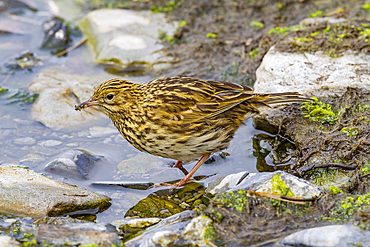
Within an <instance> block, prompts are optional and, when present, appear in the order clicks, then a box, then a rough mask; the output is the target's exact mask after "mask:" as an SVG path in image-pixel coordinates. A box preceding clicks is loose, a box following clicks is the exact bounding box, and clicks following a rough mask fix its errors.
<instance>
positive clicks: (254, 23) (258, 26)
mask: <svg viewBox="0 0 370 247" xmlns="http://www.w3.org/2000/svg"><path fill="white" fill-rule="evenodd" d="M249 25H251V26H252V27H253V28H255V29H262V28H264V27H265V24H263V23H262V22H259V21H251V22H250V23H249Z"/></svg>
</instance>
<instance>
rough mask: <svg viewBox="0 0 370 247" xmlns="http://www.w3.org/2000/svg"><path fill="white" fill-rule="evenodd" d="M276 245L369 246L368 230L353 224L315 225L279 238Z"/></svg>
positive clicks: (278, 246) (316, 246)
mask: <svg viewBox="0 0 370 247" xmlns="http://www.w3.org/2000/svg"><path fill="white" fill-rule="evenodd" d="M276 246H277V247H284V246H286V247H288V246H311V247H334V246H335V247H347V246H370V231H365V230H361V229H359V228H358V227H355V226H353V225H331V226H322V227H315V228H310V229H305V230H302V231H299V232H296V233H293V234H291V235H289V236H287V237H285V238H283V239H282V240H280V241H279V242H278V243H277V244H276Z"/></svg>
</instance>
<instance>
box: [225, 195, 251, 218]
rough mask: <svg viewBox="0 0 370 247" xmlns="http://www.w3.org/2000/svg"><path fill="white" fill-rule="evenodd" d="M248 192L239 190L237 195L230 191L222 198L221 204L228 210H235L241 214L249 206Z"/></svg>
mask: <svg viewBox="0 0 370 247" xmlns="http://www.w3.org/2000/svg"><path fill="white" fill-rule="evenodd" d="M246 196H247V192H246V191H245V190H239V191H238V193H237V194H235V193H234V192H233V191H230V192H228V193H226V194H224V195H222V196H221V202H222V203H223V204H224V205H225V206H226V207H228V208H233V209H235V210H236V211H238V212H239V213H241V212H243V210H244V209H245V206H246V205H247V202H248V199H247V197H246Z"/></svg>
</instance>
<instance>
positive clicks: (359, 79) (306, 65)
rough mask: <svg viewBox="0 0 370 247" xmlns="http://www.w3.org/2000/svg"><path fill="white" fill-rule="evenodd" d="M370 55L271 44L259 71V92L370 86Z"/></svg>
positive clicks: (333, 89)
mask: <svg viewBox="0 0 370 247" xmlns="http://www.w3.org/2000/svg"><path fill="white" fill-rule="evenodd" d="M369 66H370V56H366V55H364V54H358V55H356V54H354V53H352V52H347V54H344V55H343V56H340V57H338V58H332V57H329V56H328V55H325V54H322V53H320V52H317V53H316V54H309V53H304V54H301V53H284V52H279V51H277V50H276V49H275V48H274V47H271V48H270V50H269V51H268V52H267V54H266V55H265V56H264V58H263V61H262V63H261V65H260V67H259V68H258V69H257V71H256V77H257V80H256V82H255V84H254V89H255V91H256V92H263V93H266V92H286V91H293V92H300V93H303V94H305V93H307V92H311V91H313V90H315V95H316V96H320V94H323V93H325V92H324V91H323V90H322V89H330V93H331V94H335V93H341V94H342V93H343V92H344V90H343V89H345V88H346V87H348V86H352V87H353V86H356V87H360V88H366V89H370V75H369V73H368V72H367V71H368V68H369Z"/></svg>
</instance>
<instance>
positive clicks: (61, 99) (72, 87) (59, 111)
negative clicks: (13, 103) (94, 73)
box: [29, 69, 104, 130]
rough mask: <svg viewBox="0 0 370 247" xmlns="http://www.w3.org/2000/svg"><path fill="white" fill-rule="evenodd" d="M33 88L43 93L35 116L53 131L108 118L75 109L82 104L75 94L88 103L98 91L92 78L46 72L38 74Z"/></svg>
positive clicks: (51, 71) (37, 101)
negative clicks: (95, 91) (95, 89)
mask: <svg viewBox="0 0 370 247" xmlns="http://www.w3.org/2000/svg"><path fill="white" fill-rule="evenodd" d="M29 89H30V90H32V91H35V92H38V93H40V95H39V97H38V99H37V100H36V102H35V103H34V104H33V106H32V110H31V115H32V117H33V118H34V119H35V120H36V121H40V122H42V123H43V124H45V125H46V126H47V127H49V128H52V129H55V130H58V129H62V128H68V127H70V126H73V125H77V124H82V123H84V122H88V121H91V120H94V119H98V118H100V117H102V116H104V115H103V113H101V112H99V111H97V110H94V109H93V108H88V109H86V110H83V111H75V109H74V106H75V105H77V104H78V103H79V102H77V99H76V97H75V96H74V95H77V96H78V98H79V99H80V100H81V101H85V100H87V99H88V98H89V97H90V96H91V94H92V92H93V91H94V85H93V83H91V79H89V78H86V77H83V76H80V75H72V74H66V73H62V72H57V71H54V70H51V69H45V70H43V71H42V72H40V73H39V74H38V75H36V77H35V78H34V80H33V82H32V83H31V85H30V86H29Z"/></svg>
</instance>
